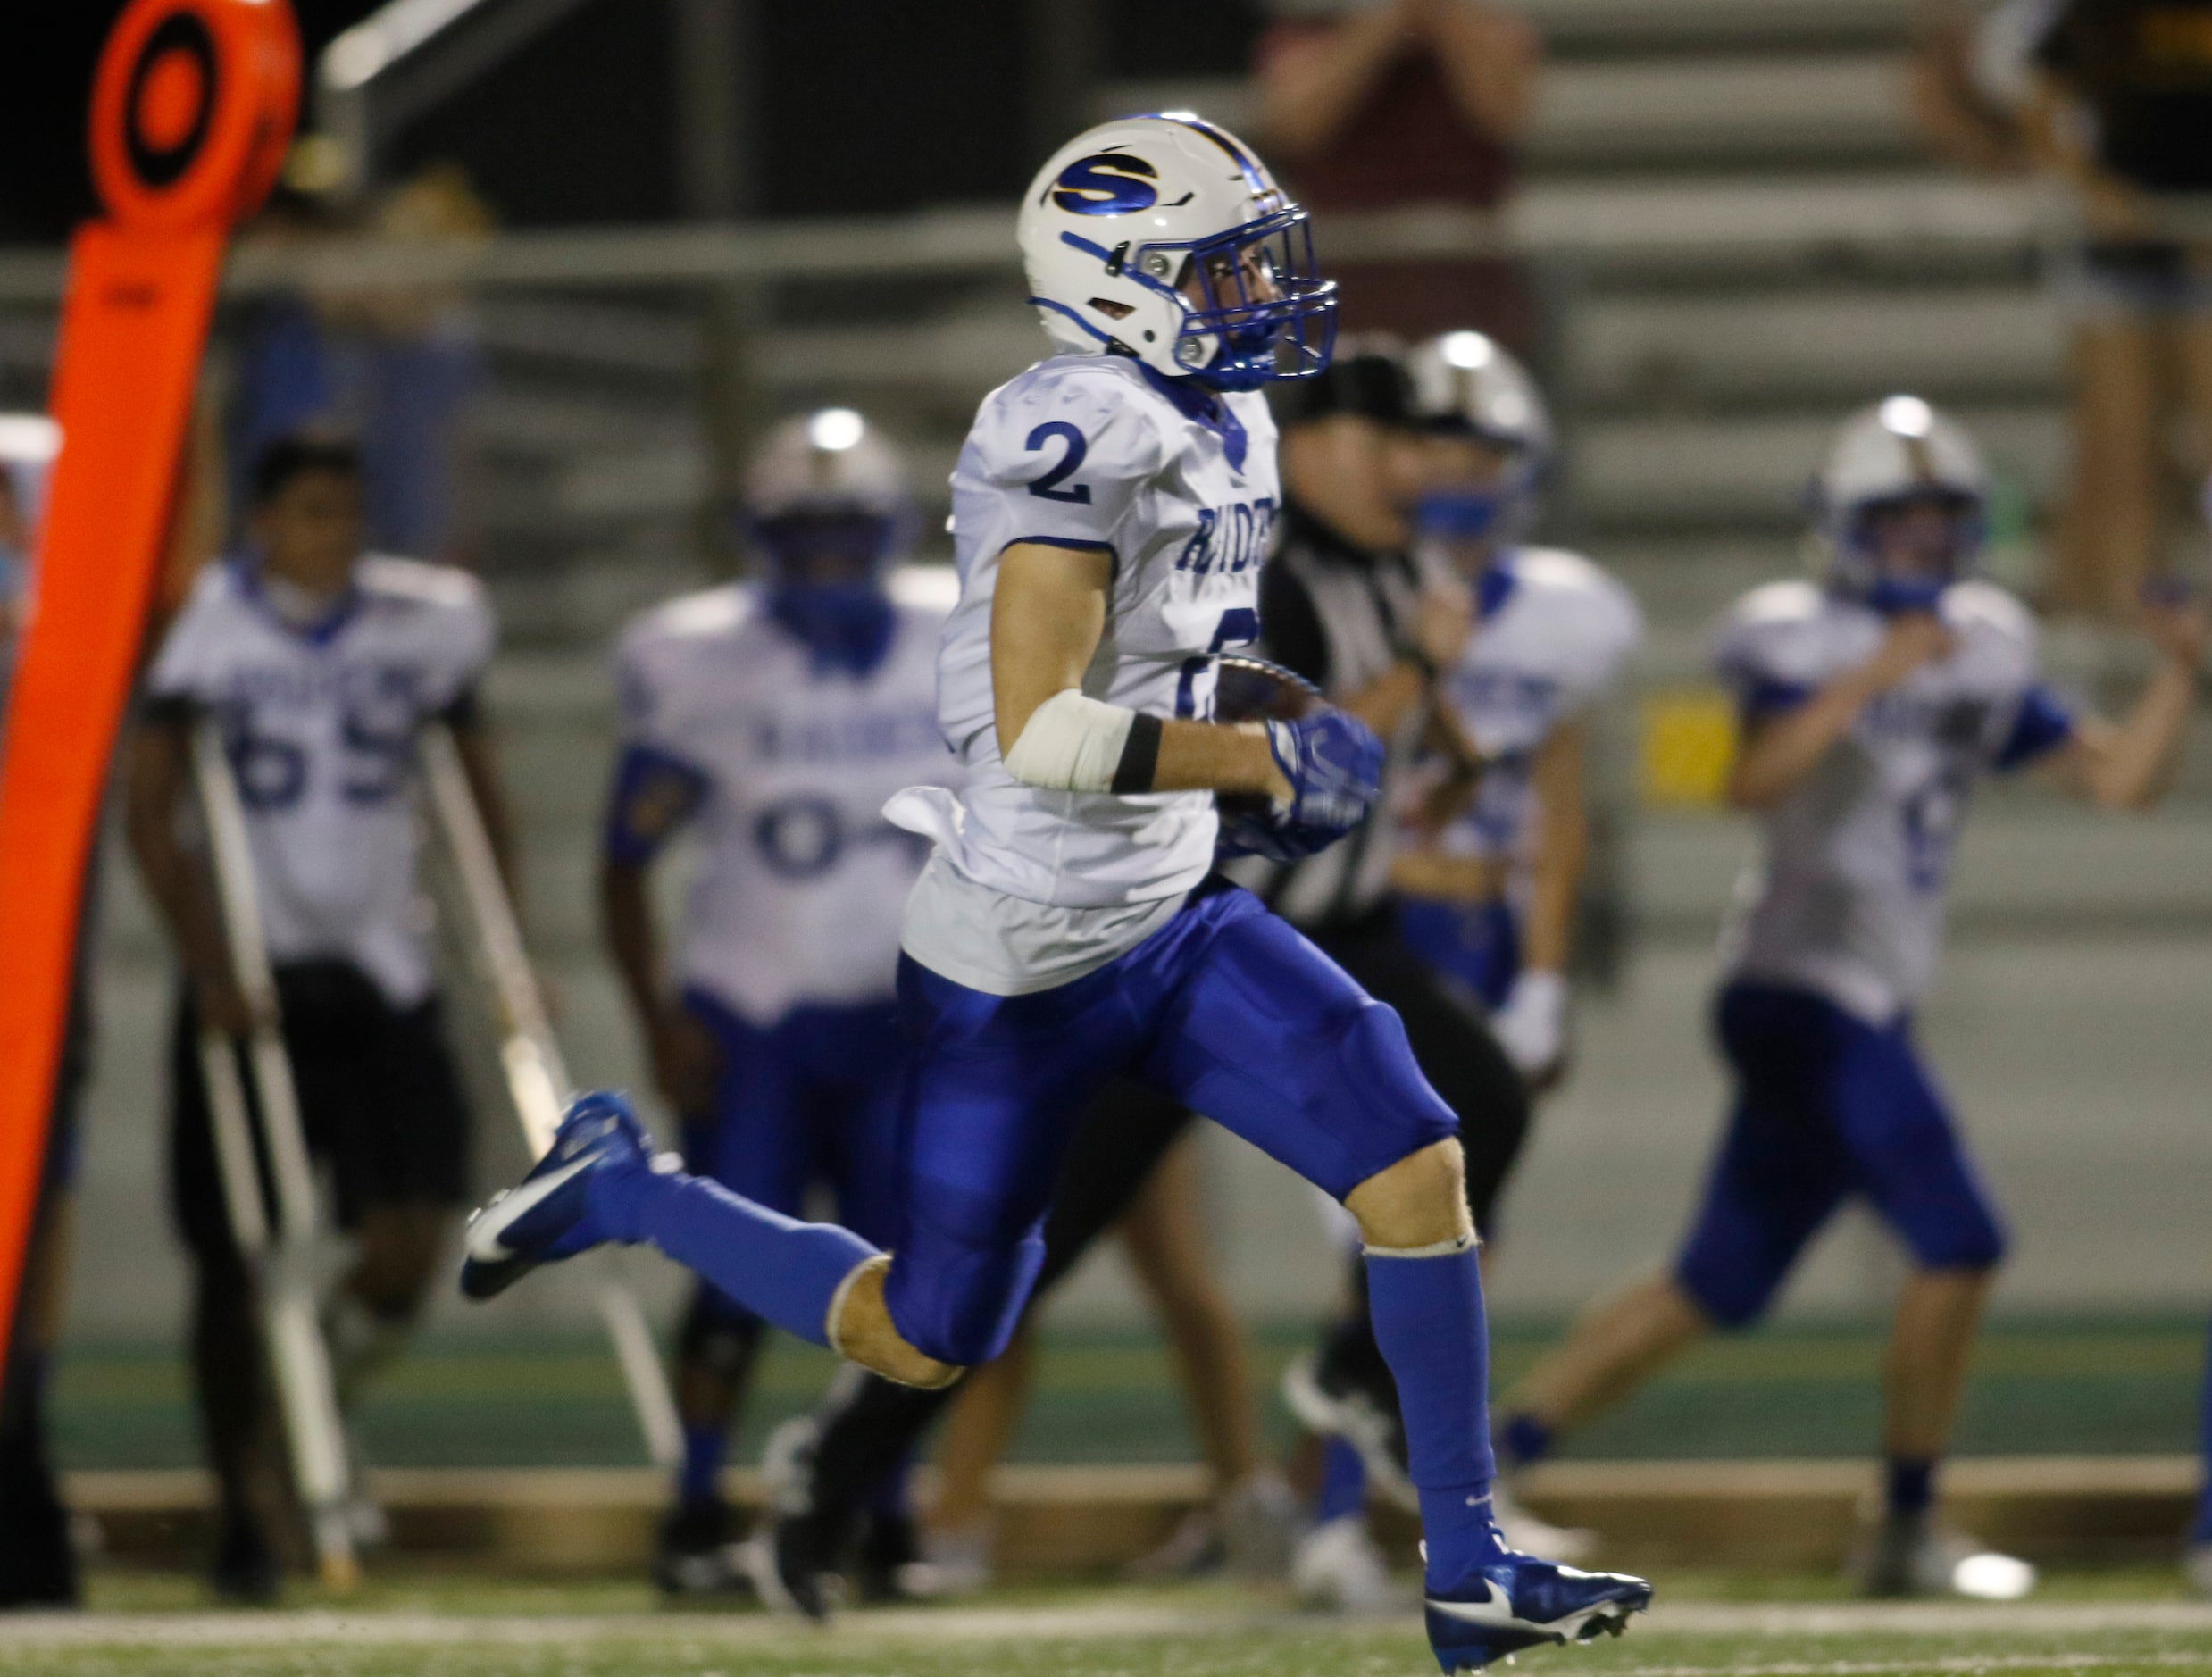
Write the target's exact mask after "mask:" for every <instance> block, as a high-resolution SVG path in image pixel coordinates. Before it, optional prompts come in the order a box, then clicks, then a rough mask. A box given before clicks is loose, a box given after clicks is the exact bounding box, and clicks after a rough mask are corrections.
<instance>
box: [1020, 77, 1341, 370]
mask: <svg viewBox="0 0 2212 1677" xmlns="http://www.w3.org/2000/svg"><path fill="white" fill-rule="evenodd" d="M1017 236H1018V238H1020V241H1021V246H1022V260H1023V265H1024V267H1025V268H1026V269H1027V270H1028V273H1029V288H1030V301H1031V303H1033V304H1035V305H1037V312H1038V314H1039V318H1040V319H1041V320H1042V321H1043V322H1044V328H1045V330H1046V332H1047V333H1048V335H1049V336H1050V337H1051V338H1052V340H1053V342H1054V344H1055V345H1056V346H1058V347H1059V348H1060V349H1062V350H1063V351H1065V352H1070V353H1073V354H1077V355H1098V354H1101V353H1105V352H1108V351H1113V352H1117V353H1123V354H1127V355H1133V356H1134V357H1136V359H1137V360H1139V361H1140V362H1142V363H1144V364H1145V365H1146V366H1148V367H1150V368H1151V369H1153V371H1156V372H1159V373H1163V374H1164V375H1166V376H1167V377H1169V378H1175V379H1182V378H1196V379H1198V380H1202V381H1203V382H1205V383H1206V384H1208V385H1211V386H1214V387H1215V388H1221V389H1232V390H1247V389H1251V388H1255V387H1256V386H1258V385H1260V384H1264V383H1265V382H1267V381H1268V380H1274V379H1297V378H1307V377H1311V376H1312V375H1313V374H1315V373H1316V372H1318V371H1321V370H1322V369H1323V367H1325V366H1327V365H1328V364H1329V352H1330V347H1331V345H1332V343H1333V342H1334V340H1335V337H1336V282H1335V281H1334V280H1323V279H1322V278H1321V277H1320V274H1319V273H1318V272H1317V271H1315V266H1314V242H1313V233H1312V229H1311V228H1310V227H1309V225H1308V224H1307V221H1306V212H1305V211H1304V210H1302V209H1300V208H1299V207H1298V204H1295V203H1293V202H1292V201H1291V200H1290V197H1289V196H1287V195H1286V194H1285V193H1284V192H1283V190H1282V188H1280V187H1278V186H1277V185H1276V184H1275V180H1274V177H1273V175H1271V174H1269V173H1268V172H1267V167H1266V165H1265V163H1261V162H1260V161H1259V159H1258V158H1257V157H1256V156H1255V155H1254V154H1253V153H1252V150H1251V148H1250V147H1249V146H1246V145H1245V144H1244V142H1243V141H1242V140H1240V139H1238V138H1236V136H1234V135H1233V134H1231V133H1230V132H1229V131H1228V130H1227V129H1223V128H1220V127H1218V126H1216V125H1215V124H1214V123H1212V122H1208V121H1206V120H1204V119H1203V118H1201V117H1198V116H1194V115H1192V114H1191V113H1189V112H1188V111H1169V112H1164V113H1160V114H1158V115H1154V116H1131V117H1123V118H1120V119H1118V120H1117V121H1112V122H1103V123H1100V124H1099V125H1098V127H1097V128H1094V129H1090V130H1089V131H1088V132H1087V133H1083V134H1079V135H1078V136H1076V138H1073V139H1072V140H1070V141H1069V142H1068V143H1067V144H1066V145H1065V146H1062V147H1061V148H1060V149H1059V150H1058V151H1057V152H1056V153H1055V154H1053V156H1052V158H1051V160H1050V161H1049V162H1048V163H1046V164H1045V166H1044V167H1043V168H1042V169H1041V170H1039V171H1038V173H1037V178H1036V179H1034V180H1033V181H1031V183H1030V188H1029V195H1028V196H1026V197H1025V198H1023V201H1022V215H1021V220H1020V222H1019V225H1018V228H1017ZM1194 278H1195V280H1196V287H1195V289H1196V291H1197V294H1198V298H1199V299H1200V300H1198V301H1196V302H1194V301H1193V300H1192V299H1191V297H1190V296H1187V295H1186V294H1185V292H1184V289H1183V287H1184V286H1185V284H1186V283H1187V282H1189V281H1190V280H1193V279H1194Z"/></svg>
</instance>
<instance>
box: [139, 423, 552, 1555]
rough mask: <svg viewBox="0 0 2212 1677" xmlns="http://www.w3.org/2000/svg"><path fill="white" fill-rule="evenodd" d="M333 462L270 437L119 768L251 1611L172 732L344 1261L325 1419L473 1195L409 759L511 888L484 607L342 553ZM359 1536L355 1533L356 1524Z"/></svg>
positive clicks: (201, 899)
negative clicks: (247, 893) (445, 790)
mask: <svg viewBox="0 0 2212 1677" xmlns="http://www.w3.org/2000/svg"><path fill="white" fill-rule="evenodd" d="M361 526H362V474H361V463H360V457H359V455H357V453H356V452H355V449H354V448H353V446H351V445H350V444H347V443H345V442H342V441H338V440H333V439H329V438H318V437H313V436H299V437H293V438H283V439H280V440H279V441H277V442H275V443H272V444H271V445H270V446H269V447H268V448H267V449H266V450H264V451H263V455H261V457H260V459H259V460H258V461H257V462H256V463H255V468H254V471H253V478H252V512H251V516H250V520H249V525H248V530H249V540H248V542H247V545H246V549H245V551H244V552H243V553H241V554H240V555H238V556H237V557H235V558H233V559H230V560H229V561H227V562H225V563H219V564H214V565H211V566H209V567H208V569H207V570H206V571H205V572H203V573H202V574H201V576H200V578H199V580H198V581H197V583H196V585H195V586H194V588H193V589H192V592H191V595H190V597H188V599H187V601H186V602H185V605H184V606H183V608H182V610H181V611H180V612H179V613H178V615H177V618H176V620H175V621H174V622H173V623H171V626H170V630H169V633H168V636H167V638H166V639H165V640H164V641H163V644H162V647H161V650H160V651H159V653H158V654H157V655H155V657H154V663H153V666H152V669H151V671H150V672H149V673H148V674H147V676H146V702H145V707H144V713H143V715H142V719H141V722H140V725H139V727H138V731H137V733H136V734H135V736H134V737H133V738H132V740H131V742H130V746H129V756H128V760H127V766H126V771H125V788H124V794H125V807H126V813H127V819H128V823H129V836H130V841H131V847H132V849H133V851H134V853H135V854H136V855H137V858H138V866H139V870H140V872H141V873H142V874H143V876H144V877H145V880H146V887H147V889H148V892H149V894H150V895H151V896H152V897H153V898H154V902H155V904H156V905H157V906H158V907H159V908H160V910H161V913H162V915H163V920H164V921H165V922H167V925H168V929H169V932H170V937H171V942H172V943H173V944H174V945H175V947H176V950H177V954H178V956H179V961H180V963H181V964H182V967H183V977H184V980H185V982H184V986H183V990H182V994H181V995H180V997H179V1004H178V1008H177V1015H176V1026H175V1032H174V1035H173V1037H172V1039H171V1058H170V1090H171V1160H170V1168H171V1191H172V1195H173V1197H174V1203H175V1210H176V1214H177V1218H178V1222H179V1226H180V1228H181V1230H182V1232H183V1235H184V1240H185V1244H186V1246H187V1247H188V1249H189V1250H190V1252H191V1254H192V1257H193V1261H194V1288H195V1293H194V1307H193V1325H192V1367H193V1378H194V1382H195V1387H196V1392H197V1396H198V1398H199V1407H200V1415H201V1423H202V1426H203V1428H204V1430H205V1435H206V1440H207V1452H208V1456H209V1458H210V1463H211V1465H212V1466H213V1468H214V1470H215V1475H216V1481H217V1484H218V1487H219V1489H220V1491H221V1536H220V1539H219V1551H218V1555H217V1559H216V1566H215V1583H216V1587H217V1589H218V1590H219V1591H220V1592H221V1593H223V1594H225V1595H227V1596H232V1597H237V1598H247V1599H264V1598H267V1597H269V1596H270V1595H271V1594H272V1593H273V1591H274V1590H275V1589H276V1585H277V1568H276V1563H275V1560H274V1558H273V1551H272V1549H271V1543H270V1539H269V1535H268V1527H267V1524H266V1513H267V1509H268V1507H269V1500H268V1498H267V1496H266V1495H265V1494H263V1491H262V1490H261V1489H259V1488H261V1487H264V1486H267V1485H269V1484H271V1483H274V1482H278V1481H280V1473H279V1472H278V1471H277V1470H276V1469H275V1467H274V1465H273V1464H272V1463H271V1460H270V1458H269V1456H268V1451H269V1448H270V1440H271V1439H272V1438H273V1437H275V1436H276V1435H275V1434H273V1433H271V1431H270V1417H271V1409H270V1405H271V1401H272V1400H271V1394H270V1392H269V1390H268V1389H267V1384H266V1382H265V1381H264V1380H263V1375H262V1371H263V1366H264V1359H263V1354H262V1351H261V1348H260V1330H259V1328H258V1327H257V1325H256V1322H255V1314H254V1309H253V1303H252V1297H251V1291H250V1285H249V1281H248V1278H247V1272H246V1266H245V1264H244V1261H243V1259H242V1258H241V1257H240V1256H239V1252H238V1244H237V1241H236V1240H235V1239H233V1237H232V1234H231V1231H230V1221H229V1216H228V1213H227V1210H226V1207H225V1202H224V1198H223V1194H222V1189H221V1176H220V1174H219V1172H218V1169H217V1164H216V1154H215V1150H214V1143H213V1132H212V1131H211V1128H210V1124H211V1119H210V1113H209V1107H208V1099H207V1094H206V1091H205V1086H204V1084H203V1083H202V1080H201V1062H200V1055H199V1050H198V1043H199V1033H200V1030H201V1028H202V1026H203V1024H205V1025H208V1026H213V1027H214V1028H215V1029H218V1030H222V1031H225V1032H227V1033H229V1034H230V1035H232V1036H234V1037H235V1036H241V1035H243V1034H244V1033H245V1032H246V1030H248V1029H249V1028H250V1027H251V1026H252V1025H253V1023H254V1022H255V1020H254V1017H253V1014H252V1009H251V1006H250V1005H249V1003H248V1002H247V1000H246V997H245V996H244V995H243V993H242V992H241V991H240V989H239V987H238V980H237V978H236V976H235V975H234V973H233V972H232V968H231V964H230V954H229V951H228V947H227V946H226V943H225V940H224V937H223V932H222V927H221V917H220V915H219V914H218V912H217V908H216V897H215V895H214V890H213V880H211V878H210V877H209V873H208V871H207V866H206V864H205V858H204V857H203V855H201V853H200V851H199V850H198V849H197V848H196V847H194V846H193V845H191V844H190V843H188V839H187V827H186V824H185V821H184V817H185V814H186V806H187V805H188V804H189V802H190V801H191V791H190V788H191V785H192V766H191V762H192V759H191V730H192V727H193V725H194V722H195V721H196V718H197V717H199V716H201V715H203V714H205V713H210V712H212V713H213V714H214V715H216V716H217V717H218V718H220V719H221V722H222V726H223V731H224V737H225V743H226V746H227V749H228V755H229V756H230V765H231V770H232V772H233V774H234V775H235V776H236V778H237V781H238V794H239V797H240V800H241V801H242V803H243V804H244V805H245V811H246V828H247V834H248V837H249V839H250V840H251V843H252V847H253V857H254V864H255V868H254V872H255V891H256V895H257V897H258V898H259V901H260V907H261V918H262V923H263V928H264V929H265V934H266V937H267V939H268V944H269V958H270V961H271V964H272V965H273V967H274V969H275V973H276V984H277V993H278V996H279V998H280V1012H281V1014H282V1023H283V1030H284V1041H285V1047H286V1048H287V1050H288V1055H289V1058H290V1061H291V1064H292V1075H293V1078H294V1080H295V1081H296V1084H297V1086H298V1090H299V1100H300V1114H301V1119H302V1122H303V1123H304V1125H305V1130H306V1132H307V1141H308V1143H309V1145H310V1147H312V1148H313V1150H314V1152H315V1153H316V1155H317V1156H319V1157H321V1158H323V1159H326V1160H327V1161H328V1162H329V1164H330V1170H331V1176H332V1181H333V1186H334V1188H335V1190H336V1198H337V1206H338V1225H339V1227H340V1228H341V1229H343V1230H344V1231H346V1233H347V1234H348V1235H350V1236H351V1237H352V1239H353V1247H354V1256H353V1262H352V1264H351V1266H350V1267H349V1268H348V1269H347V1271H346V1273H345V1275H344V1276H343V1277H342V1278H341V1280H340V1281H339V1282H338V1285H337V1287H336V1288H335V1289H333V1291H332V1293H331V1295H330V1300H329V1302H328V1304H327V1306H325V1312H324V1322H323V1326H324V1331H325V1333H326V1335H327V1337H328V1339H329V1340H330V1357H331V1364H332V1372H333V1374H334V1375H335V1377H336V1380H337V1383H338V1401H339V1403H340V1405H341V1406H351V1404H352V1403H353V1401H354V1399H355V1398H356V1397H357V1396H358V1395H359V1392H360V1390H361V1389H362V1388H363V1385H364V1383H365V1382H366V1381H368V1380H369V1379H370V1378H371V1376H372V1375H373V1374H374V1373H375V1372H377V1371H378V1370H380V1368H382V1367H383V1366H384V1365H385V1364H388V1363H389V1362H390V1361H391V1360H392V1359H393V1358H394V1357H395V1356H397V1355H398V1354H399V1352H400V1350H401V1348H402V1347H404V1345H405V1341H406V1339H407V1337H408V1335H409V1333H410V1332H411V1331H413V1324H414V1322H415V1319H416V1316H417V1314H418V1313H419V1311H420V1307H421V1305H422V1297H423V1295H424V1293H425V1292H426V1291H427V1289H428V1288H429V1285H430V1277H431V1275H432V1274H433V1273H434V1272H435V1271H436V1268H437V1264H438V1252H439V1249H440V1247H441V1246H442V1245H443V1242H444V1239H445V1233H446V1229H447V1222H448V1221H449V1219H450V1217H451V1214H452V1212H453V1210H454V1208H455V1207H456V1206H460V1205H462V1204H463V1203H465V1202H466V1199H467V1197H468V1160H469V1136H468V1114H467V1110H466V1107H465V1105H463V1099H462V1093H461V1085H460V1080H459V1077H458V1075H457V1073H456V1072H455V1065H454V1063H453V1058H452V1055H451V1053H450V1050H449V1048H448V1047H447V1040H446V1035H445V1030H444V1026H443V1023H442V1022H441V1019H440V1014H439V1006H438V997H437V996H436V993H435V990H434V987H433V973H432V970H431V962H430V950H429V948H428V947H427V945H426V941H425V939H424V937H423V930H422V926H421V924H420V915H419V913H418V905H419V899H420V880H419V875H418V867H417V840H416V833H415V811H414V803H413V796H412V794H413V782H414V772H415V770H414V764H415V741H416V738H417V736H418V735H419V734H420V732H421V731H422V728H423V727H424V726H425V725H426V724H428V723H430V722H447V723H448V724H450V725H451V727H452V729H453V730H454V738H455V742H456V744H457V745H458V747H459V749H460V755H461V761H462V764H463V770H464V772H466V774H467V777H468V780H469V783H470V787H471V789H472V792H473V793H474V795H475V797H476V800H477V805H478V807H479V809H480V810H481V812H482V813H483V816H484V821H485V825H486V827H487V829H488V831H489V833H490V835H491V838H492V841H493V845H494V847H495V849H496V850H497V852H498V853H499V855H500V856H501V857H502V859H503V864H505V870H504V871H505V872H506V873H507V874H508V877H509V878H510V879H512V878H513V867H512V856H511V847H510V844H509V841H508V831H509V829H508V824H507V822H506V818H505V805H504V804H503V802H502V800H501V798H500V796H499V791H498V787H497V780H496V777H495V775H494V773H493V770H492V762H491V751H490V740H489V736H488V730H487V729H486V728H485V726H484V724H483V716H482V711H481V708H480V705H479V704H478V702H477V689H478V685H479V682H480V680H481V678H482V675H483V672H484V667H485V664H486V663H487V662H488V660H489V658H490V656H491V651H492V642H493V625H492V618H491V612H490V608H489V605H488V602H487V601H486V599H485V597H484V592H483V589H482V588H480V586H479V585H478V583H477V582H476V580H475V579H474V578H472V577H471V576H469V575H467V574H466V573H465V572H460V571H455V570H451V569H449V568H447V567H445V566H442V565H430V564H422V563H416V562H415V561H413V560H408V559H396V558H391V557H388V556H385V555H374V554H363V552H362V549H361ZM357 1514H358V1518H359V1521H360V1523H361V1526H362V1529H361V1530H360V1531H358V1533H357V1535H359V1536H361V1537H363V1538H371V1537H373V1536H374V1535H375V1528H376V1525H377V1520H376V1516H375V1514H374V1511H373V1509H372V1507H371V1506H369V1505H366V1504H363V1505H361V1506H360V1507H359V1509H358V1510H357Z"/></svg>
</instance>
